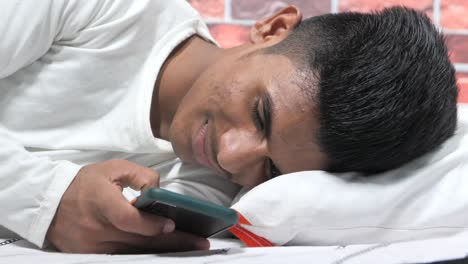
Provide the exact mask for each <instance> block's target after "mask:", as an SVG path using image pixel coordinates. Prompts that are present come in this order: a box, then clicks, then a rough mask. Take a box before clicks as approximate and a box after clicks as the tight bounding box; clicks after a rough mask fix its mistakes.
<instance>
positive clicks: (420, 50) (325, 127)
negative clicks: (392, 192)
mask: <svg viewBox="0 0 468 264" xmlns="http://www.w3.org/2000/svg"><path fill="white" fill-rule="evenodd" d="M268 52H273V53H281V54H283V55H286V56H288V57H289V58H290V59H291V60H292V61H293V62H294V63H296V65H300V67H302V68H305V69H302V70H305V71H309V72H310V74H309V75H308V76H309V77H308V78H306V81H307V82H308V89H309V90H314V89H316V90H317V93H310V94H315V95H314V97H315V98H314V103H315V104H316V105H317V109H318V110H319V116H320V118H319V120H320V129H319V130H320V131H319V133H318V142H319V145H320V147H321V149H322V151H323V152H324V153H325V154H326V156H327V157H328V160H329V164H328V168H327V170H329V171H335V172H344V171H359V172H364V173H376V172H382V171H385V170H389V169H393V168H395V167H398V166H400V165H402V164H404V163H406V162H408V161H411V160H413V159H414V158H416V157H418V156H421V155H423V154H425V153H427V152H429V151H431V150H434V149H435V148H437V147H438V146H440V145H441V144H442V143H443V142H444V141H445V140H446V139H448V138H449V137H450V136H452V135H453V134H454V131H455V129H456V123H457V106H456V103H457V95H458V89H457V84H456V79H455V70H454V67H453V65H452V64H451V63H450V60H449V56H448V52H447V48H446V46H445V41H444V37H443V35H442V34H441V33H440V32H438V30H437V29H436V28H435V26H434V25H433V24H432V23H431V21H430V19H429V18H428V17H427V16H426V15H425V14H423V13H420V12H418V11H415V10H412V9H408V8H404V7H393V8H389V9H385V10H383V11H380V12H375V13H368V14H365V13H354V12H349V13H339V14H327V15H323V16H318V17H313V18H310V19H307V20H305V21H303V22H302V23H301V24H299V25H298V26H297V27H296V28H295V29H294V30H293V31H292V32H291V33H290V34H289V36H287V37H286V39H285V40H283V41H281V42H280V43H279V44H277V45H276V46H273V47H271V48H270V50H269V51H268ZM304 66H305V67H304ZM298 69H299V66H298ZM313 87H315V88H313Z"/></svg>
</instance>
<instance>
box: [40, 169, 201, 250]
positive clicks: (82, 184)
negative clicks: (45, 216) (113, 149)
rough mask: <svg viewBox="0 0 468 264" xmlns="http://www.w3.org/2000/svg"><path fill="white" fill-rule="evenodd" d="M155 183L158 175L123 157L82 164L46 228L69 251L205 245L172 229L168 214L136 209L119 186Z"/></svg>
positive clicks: (49, 237)
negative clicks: (164, 216)
mask: <svg viewBox="0 0 468 264" xmlns="http://www.w3.org/2000/svg"><path fill="white" fill-rule="evenodd" d="M128 186H129V187H131V188H132V189H135V190H144V189H147V188H150V187H158V186H159V175H158V174H157V173H156V172H155V171H153V170H151V169H149V168H145V167H142V166H139V165H136V164H134V163H131V162H128V161H125V160H112V161H106V162H103V163H97V164H93V165H88V166H85V167H83V168H82V169H81V170H80V171H79V172H78V175H77V176H76V178H75V179H74V181H73V182H72V184H71V185H70V186H69V187H68V189H67V191H66V192H65V194H64V195H63V197H62V200H61V202H60V205H59V207H58V210H57V213H56V214H55V217H54V220H53V222H52V224H51V226H50V227H49V230H48V232H47V240H49V241H50V242H51V243H52V244H53V245H54V246H55V247H56V248H57V249H59V250H61V251H63V252H73V253H140V252H148V253H154V252H167V251H184V250H196V249H208V248H209V242H208V241H207V240H206V239H204V238H200V237H195V236H193V235H190V234H186V233H181V232H177V231H176V232H174V222H173V221H172V220H170V219H167V218H163V217H159V216H156V215H152V214H148V213H145V212H141V211H139V210H138V209H136V208H135V207H134V206H132V205H131V204H130V203H129V202H128V201H127V200H126V199H125V198H124V196H123V195H122V188H124V187H128Z"/></svg>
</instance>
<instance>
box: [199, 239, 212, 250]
mask: <svg viewBox="0 0 468 264" xmlns="http://www.w3.org/2000/svg"><path fill="white" fill-rule="evenodd" d="M197 248H198V249H201V250H207V249H210V241H208V239H200V240H198V241H197Z"/></svg>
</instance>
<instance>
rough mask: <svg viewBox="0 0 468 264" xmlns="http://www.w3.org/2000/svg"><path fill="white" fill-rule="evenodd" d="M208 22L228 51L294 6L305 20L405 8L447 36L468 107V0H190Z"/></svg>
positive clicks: (460, 99) (461, 90)
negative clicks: (277, 13)
mask: <svg viewBox="0 0 468 264" xmlns="http://www.w3.org/2000/svg"><path fill="white" fill-rule="evenodd" d="M188 1H189V2H190V3H191V4H192V5H193V6H194V7H195V8H196V9H197V10H198V11H199V12H200V13H201V14H202V16H203V17H204V18H205V19H206V21H207V22H208V25H209V27H210V30H211V33H212V34H213V36H214V37H215V38H216V40H217V41H218V42H219V43H220V45H221V46H223V47H225V48H229V47H234V46H237V45H240V44H242V43H245V42H246V41H248V39H249V29H250V27H251V26H252V25H253V24H254V23H255V21H256V20H258V19H260V18H263V17H265V16H268V15H270V14H272V13H274V12H275V11H276V10H278V9H280V8H281V7H283V6H285V5H287V4H288V3H289V4H293V5H296V6H298V7H299V8H301V10H302V13H303V15H304V17H305V18H307V17H310V16H316V15H320V14H324V13H330V12H333V13H336V12H342V11H369V10H373V9H381V8H385V7H389V6H393V5H405V6H409V7H412V8H416V9H418V10H422V11H424V12H426V14H428V15H429V16H430V17H431V18H432V20H433V22H434V24H435V25H437V26H438V27H439V28H440V29H441V30H442V31H443V32H444V34H445V35H446V38H447V45H448V47H449V50H450V56H451V59H452V62H453V63H454V64H455V68H456V69H457V77H458V84H459V88H460V97H459V101H460V102H467V103H468V0H289V1H287V0H188Z"/></svg>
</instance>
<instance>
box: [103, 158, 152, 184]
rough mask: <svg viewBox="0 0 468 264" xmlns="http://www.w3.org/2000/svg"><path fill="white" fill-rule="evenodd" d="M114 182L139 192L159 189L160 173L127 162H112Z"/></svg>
mask: <svg viewBox="0 0 468 264" xmlns="http://www.w3.org/2000/svg"><path fill="white" fill-rule="evenodd" d="M109 163H111V164H110V166H109V168H110V169H111V170H112V173H111V175H112V180H113V181H114V182H117V183H118V184H119V185H121V186H122V187H130V188H132V189H134V190H137V191H144V190H147V189H149V188H153V187H159V173H158V172H156V171H154V170H152V169H150V168H146V167H143V166H140V165H138V164H135V163H132V162H130V161H127V160H111V161H109Z"/></svg>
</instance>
